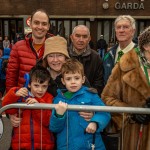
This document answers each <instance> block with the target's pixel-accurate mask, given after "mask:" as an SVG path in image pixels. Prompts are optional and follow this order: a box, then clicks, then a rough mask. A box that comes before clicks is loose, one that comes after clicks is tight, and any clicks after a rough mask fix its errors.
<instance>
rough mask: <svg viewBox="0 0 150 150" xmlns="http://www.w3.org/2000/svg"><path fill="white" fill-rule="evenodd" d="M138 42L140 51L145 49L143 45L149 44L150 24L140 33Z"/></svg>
mask: <svg viewBox="0 0 150 150" xmlns="http://www.w3.org/2000/svg"><path fill="white" fill-rule="evenodd" d="M138 43H139V48H140V50H141V51H142V52H143V51H144V50H145V49H144V47H143V46H144V45H145V44H148V43H149V44H150V26H149V27H147V28H146V29H145V30H144V31H143V32H141V33H140V35H139V37H138Z"/></svg>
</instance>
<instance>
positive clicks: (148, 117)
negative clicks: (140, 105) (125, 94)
mask: <svg viewBox="0 0 150 150" xmlns="http://www.w3.org/2000/svg"><path fill="white" fill-rule="evenodd" d="M144 108H150V97H149V98H148V99H147V100H146V103H145V105H144ZM131 118H132V120H134V121H136V122H137V123H139V124H148V122H149V121H150V114H133V115H132V116H131Z"/></svg>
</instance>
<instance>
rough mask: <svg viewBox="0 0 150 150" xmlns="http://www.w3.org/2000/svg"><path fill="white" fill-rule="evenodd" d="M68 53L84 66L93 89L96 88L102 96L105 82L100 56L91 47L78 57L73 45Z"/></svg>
mask: <svg viewBox="0 0 150 150" xmlns="http://www.w3.org/2000/svg"><path fill="white" fill-rule="evenodd" d="M68 52H69V55H70V57H73V58H76V59H77V60H79V61H80V62H81V63H82V64H83V66H84V72H85V75H86V77H87V79H88V81H89V83H90V85H91V87H93V88H96V89H97V91H98V94H99V95H100V94H101V92H102V90H103V87H104V80H103V65H102V60H101V58H100V56H99V54H98V53H97V52H96V51H95V50H92V49H91V48H90V47H89V46H88V47H87V49H86V51H85V52H83V53H82V54H81V55H77V54H76V53H75V52H74V51H73V46H72V45H71V46H70V47H69V49H68Z"/></svg>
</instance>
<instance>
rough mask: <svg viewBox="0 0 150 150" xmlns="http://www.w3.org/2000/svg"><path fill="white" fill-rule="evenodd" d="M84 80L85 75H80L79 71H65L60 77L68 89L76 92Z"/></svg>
mask: <svg viewBox="0 0 150 150" xmlns="http://www.w3.org/2000/svg"><path fill="white" fill-rule="evenodd" d="M84 82H85V76H82V75H81V73H78V72H76V73H74V74H73V73H71V72H70V73H67V74H66V73H65V74H64V77H63V78H62V83H63V84H64V85H65V86H66V88H67V89H68V91H70V92H77V91H78V90H79V89H80V88H81V86H82V84H83V83H84Z"/></svg>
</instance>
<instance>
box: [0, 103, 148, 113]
mask: <svg viewBox="0 0 150 150" xmlns="http://www.w3.org/2000/svg"><path fill="white" fill-rule="evenodd" d="M54 107H55V104H45V103H35V104H29V105H28V104H26V103H20V104H18V103H17V104H10V105H6V106H4V107H2V108H1V109H0V115H1V114H2V113H3V112H4V111H5V110H7V109H11V108H23V109H53V108H54ZM67 110H76V111H103V112H117V113H135V114H150V108H140V107H114V106H89V105H68V108H67Z"/></svg>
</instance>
